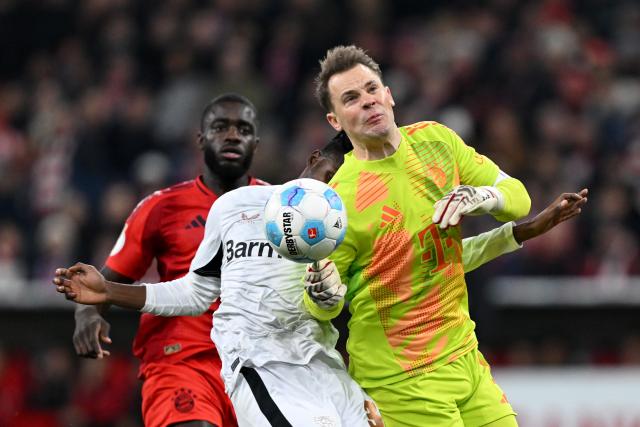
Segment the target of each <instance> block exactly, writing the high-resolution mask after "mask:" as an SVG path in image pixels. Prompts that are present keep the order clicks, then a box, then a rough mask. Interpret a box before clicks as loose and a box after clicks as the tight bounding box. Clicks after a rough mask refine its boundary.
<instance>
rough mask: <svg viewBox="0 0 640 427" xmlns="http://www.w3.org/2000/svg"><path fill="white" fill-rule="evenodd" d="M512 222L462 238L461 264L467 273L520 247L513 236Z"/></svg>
mask: <svg viewBox="0 0 640 427" xmlns="http://www.w3.org/2000/svg"><path fill="white" fill-rule="evenodd" d="M513 227H514V223H513V222H508V223H506V224H504V225H502V226H501V227H498V228H494V229H493V230H490V231H487V232H485V233H482V234H478V235H477V236H473V237H468V238H466V239H462V264H463V266H464V272H465V273H468V272H470V271H473V270H475V269H476V268H478V267H480V266H481V265H483V264H486V263H488V262H489V261H491V260H494V259H496V258H498V257H499V256H500V255H505V254H508V253H510V252H513V251H515V250H517V249H520V248H521V247H522V245H521V244H519V243H518V242H516V239H515V238H514V237H513Z"/></svg>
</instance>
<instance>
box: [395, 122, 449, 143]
mask: <svg viewBox="0 0 640 427" xmlns="http://www.w3.org/2000/svg"><path fill="white" fill-rule="evenodd" d="M400 132H401V133H402V134H403V135H404V136H405V137H406V138H407V140H408V141H409V143H412V142H415V141H424V139H425V138H428V139H443V138H444V139H445V140H449V139H450V138H451V136H452V135H456V133H455V132H454V131H453V130H451V129H449V128H448V127H447V126H445V125H443V124H442V123H439V122H436V121H433V120H426V121H421V122H416V123H412V124H410V125H406V126H401V127H400Z"/></svg>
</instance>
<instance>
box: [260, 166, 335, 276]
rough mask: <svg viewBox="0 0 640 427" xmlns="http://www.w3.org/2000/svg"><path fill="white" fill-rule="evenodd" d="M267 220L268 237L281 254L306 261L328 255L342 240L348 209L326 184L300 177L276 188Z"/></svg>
mask: <svg viewBox="0 0 640 427" xmlns="http://www.w3.org/2000/svg"><path fill="white" fill-rule="evenodd" d="M264 223H265V234H266V235H267V240H268V241H269V243H271V246H273V247H274V249H275V250H276V251H277V252H278V253H279V254H280V255H282V256H283V257H285V258H288V259H290V260H292V261H297V262H305V263H306V262H313V261H319V260H321V259H324V258H326V257H327V256H329V255H330V254H331V252H333V250H334V249H335V248H337V247H338V245H339V244H340V243H342V240H344V235H345V233H346V231H347V212H346V210H345V207H344V204H343V203H342V199H340V196H338V193H336V192H335V191H334V190H333V189H332V188H331V187H329V186H328V185H327V184H325V183H323V182H320V181H316V180H315V179H308V178H300V179H296V180H293V181H290V182H288V183H286V184H283V185H282V186H281V187H280V188H279V189H278V190H276V191H274V193H273V194H272V195H271V197H270V198H269V201H268V202H267V204H266V206H265V209H264Z"/></svg>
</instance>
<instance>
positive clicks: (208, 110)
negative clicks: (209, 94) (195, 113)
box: [200, 93, 258, 131]
mask: <svg viewBox="0 0 640 427" xmlns="http://www.w3.org/2000/svg"><path fill="white" fill-rule="evenodd" d="M224 104H241V105H244V106H245V107H247V108H248V109H249V110H251V111H252V113H253V121H252V122H253V125H254V126H255V127H256V130H257V127H258V110H257V109H256V107H255V105H253V102H251V101H250V100H249V99H248V98H247V97H244V96H242V95H240V94H237V93H224V94H222V95H219V96H217V97H215V98H213V99H212V100H211V101H209V103H208V104H207V105H206V107H204V111H203V112H202V117H201V119H200V130H201V131H204V130H205V129H206V127H207V123H210V122H211V121H212V120H213V114H214V110H215V109H216V107H218V106H223V105H224Z"/></svg>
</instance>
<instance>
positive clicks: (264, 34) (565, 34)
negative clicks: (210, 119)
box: [0, 0, 640, 425]
mask: <svg viewBox="0 0 640 427" xmlns="http://www.w3.org/2000/svg"><path fill="white" fill-rule="evenodd" d="M479 4H480V3H478V2H473V1H463V0H448V1H430V2H415V1H409V0H398V1H393V2H390V1H384V0H349V1H344V2H342V1H331V2H328V1H322V0H274V1H261V0H217V1H197V0H160V1H158V0H154V1H151V0H137V1H134V0H84V1H79V0H40V1H21V0H0V298H3V296H4V295H11V294H15V293H16V292H18V291H19V289H20V288H21V287H34V286H38V287H41V288H42V292H52V290H51V286H50V285H49V284H48V283H49V280H50V278H51V275H52V272H53V269H54V268H55V267H57V266H66V265H69V264H70V263H72V262H75V261H77V260H82V261H85V262H90V263H94V264H98V265H100V264H102V262H103V260H104V259H105V257H106V255H107V254H108V252H109V251H110V249H111V246H112V245H113V243H114V242H115V240H116V238H117V235H118V234H119V232H120V230H121V227H122V224H123V222H124V220H125V219H126V217H127V215H128V214H129V212H130V211H131V210H132V208H133V207H134V206H135V204H136V203H137V201H138V200H140V199H141V198H142V197H144V196H145V195H147V194H149V193H150V192H152V191H154V190H156V189H158V188H161V187H164V186H167V185H169V184H172V183H175V182H178V181H180V180H184V179H190V178H192V177H194V176H195V175H196V174H197V173H198V171H199V169H200V165H201V155H200V153H199V152H198V150H197V147H196V144H195V138H196V134H197V131H198V126H199V120H200V113H201V111H202V109H203V107H204V105H205V104H206V103H207V101H208V100H210V99H211V98H213V97H215V96H216V95H218V94H220V93H222V92H227V91H234V92H238V93H241V94H243V95H245V96H247V97H248V98H250V99H251V100H252V101H253V102H254V103H255V104H256V106H257V108H258V110H259V115H260V128H259V135H260V137H261V142H260V147H259V152H258V154H257V155H256V157H255V159H254V167H253V168H252V173H253V174H254V175H256V176H258V177H260V178H263V179H265V180H267V181H270V182H273V183H279V182H283V181H284V180H288V179H291V178H293V177H295V176H296V171H298V170H301V169H302V167H303V164H304V161H305V159H306V155H307V154H308V153H309V152H310V151H311V150H312V149H313V148H318V147H320V146H322V145H323V144H324V143H325V142H326V141H327V140H328V138H329V137H330V136H331V135H332V130H331V128H330V127H329V126H328V124H327V123H326V122H325V120H324V118H323V117H324V113H323V111H322V110H321V109H320V108H319V106H317V103H316V101H315V100H314V98H313V77H314V75H315V73H316V72H317V70H318V62H317V61H318V60H319V59H320V58H321V57H322V56H323V55H324V53H325V51H326V49H327V48H330V47H332V46H334V45H336V44H341V43H342V44H346V43H354V44H357V45H360V46H362V47H364V48H365V49H367V50H368V52H369V53H370V54H371V55H372V56H373V58H375V59H376V60H378V61H379V62H380V63H381V65H382V69H383V72H384V77H385V83H386V84H388V85H389V86H390V88H391V90H392V93H393V95H394V98H395V101H396V104H397V107H396V119H397V121H398V123H399V124H409V123H412V122H415V121H420V120H437V121H440V122H442V123H444V124H446V125H447V126H449V127H451V128H453V129H454V130H456V131H457V132H458V133H459V134H460V135H461V136H462V138H463V139H464V140H465V141H466V142H467V143H468V144H469V145H472V146H473V147H475V148H476V149H477V150H478V151H480V152H482V153H483V154H486V155H488V156H489V157H491V158H492V159H493V160H495V161H496V162H497V163H498V164H499V165H500V166H501V167H502V169H503V170H504V171H506V172H507V173H509V174H510V175H512V176H515V177H518V178H520V179H521V180H522V181H523V182H524V183H525V185H526V187H527V188H528V190H529V192H530V194H531V197H532V200H533V207H532V213H535V212H537V211H539V210H541V209H542V208H543V207H544V206H545V205H546V204H547V203H548V202H550V201H551V200H553V199H554V198H555V197H556V196H557V195H558V194H559V193H561V192H565V191H577V190H579V189H581V188H584V187H588V188H589V190H590V196H589V198H590V201H589V204H588V206H587V208H586V209H585V211H584V213H583V214H582V216H581V218H580V219H579V220H576V221H572V222H569V223H566V224H564V225H562V226H560V227H559V228H558V229H557V230H555V231H554V232H552V233H549V234H547V235H545V236H543V237H541V238H539V239H537V240H535V241H532V242H530V243H528V244H527V245H526V246H525V248H524V249H523V250H521V251H519V252H518V253H517V254H515V255H512V256H508V257H505V258H503V259H501V260H499V261H497V262H496V263H494V264H493V265H491V266H487V267H488V270H487V271H489V272H490V274H491V275H501V274H508V275H554V276H556V275H578V276H581V275H583V276H602V277H627V276H632V275H638V274H640V4H639V3H638V2H637V1H632V0H618V1H615V2H611V1H602V0H582V1H577V0H574V1H570V0H545V1H517V0H493V1H489V2H482V6H479ZM275 159H278V161H276V160H275ZM494 224H495V223H493V222H491V221H488V220H476V221H470V222H469V224H468V225H467V227H466V229H465V230H464V232H465V234H470V233H474V232H478V231H482V230H484V229H487V228H489V227H492V226H493V225H494ZM70 333H71V331H70ZM634 337H635V336H632V337H631V338H629V339H628V341H629V343H627V344H625V345H628V346H629V348H631V350H629V351H630V352H631V354H632V356H629V357H630V360H636V362H638V359H635V357H638V353H640V341H638V339H637V337H635V338H634ZM551 341H552V340H551ZM520 344H522V343H520ZM520 344H519V343H514V346H513V348H512V350H514V351H513V352H510V353H509V354H512V356H509V357H512V359H513V360H516V361H518V360H520V361H523V360H524V361H525V362H526V360H527V359H526V358H524V359H523V358H522V357H520V358H518V357H519V355H522V354H527V353H526V352H525V353H523V352H520V353H518V350H522V348H523V346H524V347H526V345H530V343H529V344H527V343H524V344H523V345H520ZM552 344H553V343H552ZM518 345H520V347H518ZM621 345H622V344H621ZM552 348H557V345H556V346H555V347H553V346H552ZM625 348H626V347H625ZM47 351H51V352H56V351H61V350H59V349H51V348H50V349H48V350H47ZM625 351H626V350H624V351H621V352H619V353H616V354H615V355H614V356H610V355H609V356H606V355H605V356H603V357H604V359H607V358H608V359H607V360H609V361H613V362H615V361H616V360H617V361H622V360H624V357H626V356H624V354H626V353H625ZM63 353H64V352H63ZM4 356H5V355H3V354H0V373H1V372H2V367H3V365H5V364H6V363H7V358H6V357H4ZM65 357H66V356H64V357H63V356H59V357H58V358H56V357H52V358H51V359H52V361H50V362H47V361H45V360H43V361H40V362H42V363H45V364H46V363H57V362H56V360H58V359H59V360H60V363H61V364H62V365H64V363H68V362H64V361H65V360H66V359H65ZM501 357H502V356H501ZM505 357H507V356H504V357H502V360H505V361H506V363H508V360H507V359H508V357H507V359H505ZM48 359H49V358H47V360H48ZM498 359H500V357H498ZM16 360H18V361H20V360H21V358H19V357H18V358H17V359H16ZM36 362H37V361H33V363H36ZM596 362H597V360H596ZM86 363H87V366H93V368H91V369H87V371H88V372H87V373H85V374H86V375H102V374H101V372H100V371H98V372H93V370H94V369H98V368H95V367H97V366H99V364H95V363H94V364H91V362H86ZM118 363H120V362H118V361H113V362H112V363H111V364H110V366H111V365H117V364H118ZM127 363H131V362H130V361H126V360H125V361H123V362H122V366H119V365H118V366H119V367H118V366H116V368H114V369H116V370H119V371H118V372H126V371H127V369H129V368H128V367H127V366H126V365H127ZM36 364H37V363H36ZM49 368H50V367H49ZM62 368H64V366H62ZM62 368H60V369H62ZM42 369H47V367H46V366H45V367H44V368H42ZM57 369H58V368H56V370H57ZM18 371H20V370H18ZM28 371H29V369H27V367H26V366H25V367H24V369H23V370H22V371H21V372H24V373H25V375H27V373H28ZM89 371H91V372H89ZM83 372H84V370H82V371H81V372H80V373H78V374H77V375H84V374H83ZM25 378H26V377H25ZM4 381H17V382H19V381H21V380H20V379H16V378H14V379H11V378H9V379H7V378H6V375H5V376H2V374H0V390H3V389H5V388H4V386H2V384H4ZM126 392H127V393H129V392H131V390H127V391H126ZM49 394H50V395H51V396H52V397H51V398H54V399H55V398H58V399H59V398H61V396H62V395H63V393H61V392H58V391H55V390H54V391H52V392H50V393H49ZM134 394H135V393H134ZM45 395H48V394H47V393H45ZM64 395H65V396H67V398H68V401H67V403H68V405H69V406H68V408H72V409H73V408H75V406H74V405H75V403H73V402H77V399H83V398H84V399H86V398H87V396H90V395H91V394H90V391H87V390H82V389H77V390H72V389H69V390H66V394H64ZM24 396H26V397H25V399H27V397H28V396H29V394H28V393H27V391H25V394H24ZM36 396H37V394H36ZM74 396H76V397H74ZM43 399H45V398H43ZM27 400H28V399H27ZM41 400H42V399H41ZM45 400H46V399H45ZM124 400H125V399H123V401H124ZM36 401H37V399H36ZM0 402H4V400H3V398H0ZM41 403H42V402H41ZM72 409H69V411H71V412H69V414H71V413H72V412H73V411H72ZM96 410H100V409H96ZM102 410H105V411H106V412H109V411H110V410H106V409H104V408H103V409H102ZM2 411H3V408H1V407H0V413H1V412H2ZM73 413H75V412H73ZM69 414H68V416H72V415H69ZM110 422H111V421H110ZM123 422H126V420H125V421H123ZM132 422H135V421H132ZM0 424H1V425H5V424H3V422H2V418H1V415H0ZM107 424H108V423H107ZM107 424H105V425H107ZM78 425H79V424H78ZM92 425H97V424H92ZM123 425H126V424H123Z"/></svg>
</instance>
